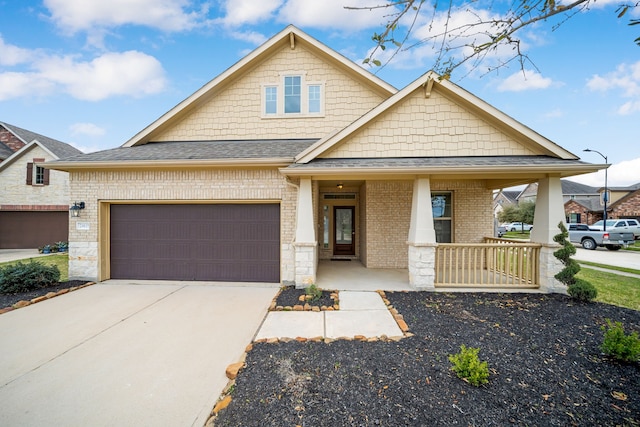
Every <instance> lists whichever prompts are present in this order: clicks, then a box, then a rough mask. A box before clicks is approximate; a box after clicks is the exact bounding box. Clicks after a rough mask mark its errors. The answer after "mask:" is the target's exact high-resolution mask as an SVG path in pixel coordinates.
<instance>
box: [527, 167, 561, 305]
mask: <svg viewBox="0 0 640 427" xmlns="http://www.w3.org/2000/svg"><path fill="white" fill-rule="evenodd" d="M560 222H562V223H564V224H565V226H566V221H565V216H564V203H563V202H562V185H561V183H560V177H557V176H552V177H547V178H542V179H540V180H539V181H538V195H537V197H536V213H535V216H534V219H533V230H532V231H531V241H532V242H535V243H541V244H542V248H541V249H540V272H539V274H540V288H541V289H542V290H543V291H546V292H560V293H566V287H565V286H564V285H563V284H562V283H560V282H559V281H557V280H556V279H555V278H554V277H553V276H554V275H556V274H557V273H558V272H559V271H560V270H562V268H563V265H562V263H561V262H560V261H559V260H558V259H557V258H556V257H554V256H553V252H554V251H556V250H557V249H558V248H559V247H560V245H559V244H557V243H555V242H554V241H553V237H554V236H555V235H556V234H558V233H560V229H559V228H558V223H560Z"/></svg>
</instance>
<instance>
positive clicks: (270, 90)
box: [264, 86, 278, 114]
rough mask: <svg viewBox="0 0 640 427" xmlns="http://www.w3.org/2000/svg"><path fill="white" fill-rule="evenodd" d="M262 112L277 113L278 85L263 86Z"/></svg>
mask: <svg viewBox="0 0 640 427" xmlns="http://www.w3.org/2000/svg"><path fill="white" fill-rule="evenodd" d="M264 113H265V114H277V113H278V87H277V86H267V87H265V88H264Z"/></svg>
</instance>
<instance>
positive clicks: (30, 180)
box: [27, 159, 49, 185]
mask: <svg viewBox="0 0 640 427" xmlns="http://www.w3.org/2000/svg"><path fill="white" fill-rule="evenodd" d="M44 161H45V159H33V162H29V163H27V185H49V169H45V168H43V167H42V166H36V165H35V163H36V162H44Z"/></svg>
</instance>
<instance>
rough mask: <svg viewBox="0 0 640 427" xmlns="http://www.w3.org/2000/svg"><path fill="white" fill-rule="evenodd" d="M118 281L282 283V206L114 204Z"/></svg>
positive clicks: (113, 260)
mask: <svg viewBox="0 0 640 427" xmlns="http://www.w3.org/2000/svg"><path fill="white" fill-rule="evenodd" d="M111 277H112V278H114V279H117V278H121V279H125V278H126V279H156V280H163V279H164V280H210V281H251V282H279V281H280V206H279V205H277V204H262V205H112V206H111Z"/></svg>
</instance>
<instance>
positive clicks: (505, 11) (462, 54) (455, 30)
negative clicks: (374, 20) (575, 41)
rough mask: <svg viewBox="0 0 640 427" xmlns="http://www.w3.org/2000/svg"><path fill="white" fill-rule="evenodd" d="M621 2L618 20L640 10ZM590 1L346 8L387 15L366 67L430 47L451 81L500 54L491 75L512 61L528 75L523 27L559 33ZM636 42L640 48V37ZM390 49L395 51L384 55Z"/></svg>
mask: <svg viewBox="0 0 640 427" xmlns="http://www.w3.org/2000/svg"><path fill="white" fill-rule="evenodd" d="M620 1H621V2H623V3H621V4H620V5H619V7H618V9H617V16H618V18H622V17H623V16H625V15H626V14H627V12H629V11H630V10H632V9H636V8H638V7H639V6H640V0H635V3H634V0H631V2H627V1H628V0H620ZM592 3H595V0H574V1H573V2H571V3H568V4H561V3H560V0H558V2H556V0H518V1H514V2H513V3H512V4H511V5H508V4H507V6H506V8H505V3H502V2H493V1H490V2H487V3H486V4H484V3H483V2H482V0H473V1H466V2H465V1H463V2H455V1H454V0H448V1H438V0H434V1H433V2H425V0H384V1H383V3H381V4H378V5H372V6H368V7H349V6H347V7H346V8H347V9H366V10H374V9H384V10H386V11H388V12H389V13H388V14H387V15H386V16H387V18H388V21H387V22H386V24H385V27H384V30H383V31H382V32H381V33H380V34H378V33H377V32H376V33H374V34H373V36H372V39H373V42H374V48H373V49H372V51H371V52H370V54H369V56H368V57H367V58H365V59H364V63H365V64H373V65H375V66H384V65H386V64H387V63H389V61H391V60H392V59H393V58H394V57H395V56H396V55H398V54H400V53H402V52H404V51H407V50H410V49H416V48H419V47H422V46H428V45H431V48H432V49H433V50H434V51H435V52H436V58H435V60H434V64H433V67H432V69H433V70H434V71H435V72H437V73H439V74H440V75H441V76H442V77H443V78H449V77H450V76H451V73H452V72H453V71H454V70H455V69H456V68H458V67H460V66H461V65H463V64H465V63H469V64H470V67H471V69H472V70H473V69H476V68H478V67H479V65H480V63H481V62H483V60H485V59H486V58H487V56H489V55H491V54H498V53H500V54H499V55H496V61H495V62H493V63H491V64H489V65H488V66H487V72H490V71H493V70H495V69H498V68H500V67H503V66H505V65H507V64H508V63H510V62H512V61H518V62H519V63H520V68H521V69H522V70H523V71H524V69H525V64H526V63H531V64H532V65H533V63H532V61H531V60H530V59H529V57H528V56H527V55H526V54H525V53H524V52H523V51H522V50H521V39H520V37H519V34H522V31H523V29H525V28H528V27H530V26H532V25H533V24H535V23H537V22H541V21H546V20H547V19H549V18H553V17H556V18H558V19H559V20H558V21H557V22H556V23H555V24H553V28H554V29H555V28H557V27H558V26H560V25H562V24H563V23H565V22H566V21H567V20H569V19H570V18H571V17H572V16H574V15H576V14H577V13H580V12H582V11H585V10H588V8H589V6H590V5H591V4H592ZM629 25H640V19H630V21H629ZM416 32H418V33H419V34H417V37H416V38H417V39H418V41H417V42H409V36H410V35H412V34H414V33H416ZM414 36H416V34H414ZM634 42H635V43H636V44H637V45H638V46H640V37H638V38H636V39H635V40H634ZM387 47H392V49H393V50H392V51H391V52H390V53H389V52H386V50H387ZM505 51H506V52H505ZM534 67H535V65H534Z"/></svg>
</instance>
